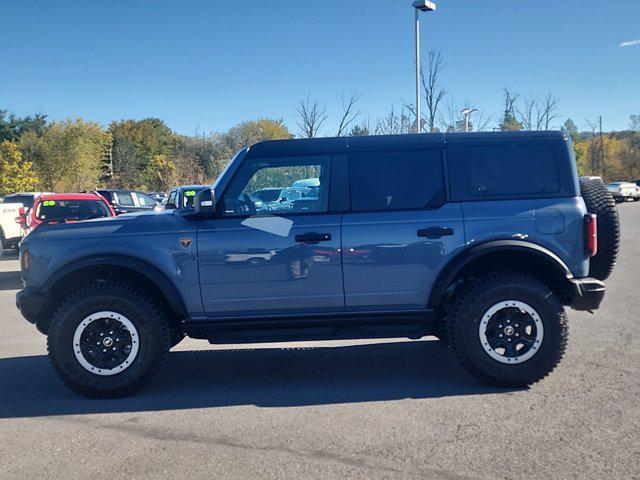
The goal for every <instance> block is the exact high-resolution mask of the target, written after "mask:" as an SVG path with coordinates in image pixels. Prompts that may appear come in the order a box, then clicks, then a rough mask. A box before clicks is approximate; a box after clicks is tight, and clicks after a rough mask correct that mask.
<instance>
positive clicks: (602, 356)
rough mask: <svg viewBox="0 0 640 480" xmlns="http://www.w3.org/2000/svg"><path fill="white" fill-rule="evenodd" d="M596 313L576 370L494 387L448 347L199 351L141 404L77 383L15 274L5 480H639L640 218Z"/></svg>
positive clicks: (6, 357)
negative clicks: (58, 368)
mask: <svg viewBox="0 0 640 480" xmlns="http://www.w3.org/2000/svg"><path fill="white" fill-rule="evenodd" d="M620 214H621V221H622V229H623V244H622V251H621V258H620V263H619V266H618V267H617V270H616V271H615V272H614V275H613V276H612V278H611V279H610V280H609V282H608V292H607V295H606V298H605V301H604V305H603V308H602V309H601V310H599V311H598V312H597V313H596V315H591V314H589V313H586V312H584V313H579V312H574V311H570V313H569V319H570V337H571V338H570V342H569V349H568V352H567V354H566V356H565V359H564V361H563V362H562V364H561V365H560V367H559V368H558V369H557V370H556V371H555V372H554V373H553V374H552V375H551V376H550V377H549V378H547V379H546V380H544V381H543V382H542V383H540V384H537V385H535V386H534V387H532V388H531V389H529V390H515V391H505V390H500V389H495V388H489V387H486V386H484V385H482V384H480V383H479V382H477V381H476V380H474V379H473V378H472V377H470V376H469V375H467V374H466V373H465V372H464V371H463V370H462V369H461V367H459V366H458V364H457V362H456V360H455V358H454V357H453V355H452V354H451V353H450V352H449V351H448V350H447V348H446V347H445V346H444V345H443V344H442V343H441V342H438V341H435V340H433V339H426V340H422V341H409V340H400V341H386V342H372V341H360V342H318V343H305V344H296V345H291V344H287V345H281V344H277V345H260V346H254V345H247V346H240V347H235V346H234V347H233V348H224V347H212V346H210V345H209V344H207V343H206V342H203V341H195V340H188V341H185V342H183V343H182V344H180V345H179V346H178V347H177V348H176V349H175V351H173V352H172V353H171V354H170V355H169V358H168V361H167V362H166V364H165V366H164V367H163V369H162V371H161V372H160V375H159V376H158V377H157V378H156V379H155V380H154V381H153V383H152V384H151V385H150V386H149V387H147V388H146V389H145V390H144V391H143V392H141V393H140V394H138V395H136V396H134V397H132V398H127V399H122V400H110V401H99V400H86V399H84V398H81V397H78V396H77V395H76V394H74V393H73V392H71V391H70V390H68V389H66V388H65V387H63V386H62V384H61V383H60V382H59V381H58V380H57V378H56V377H55V375H54V373H53V371H52V369H51V367H50V365H49V362H48V360H47V357H46V355H45V352H46V347H45V337H44V336H42V335H40V334H39V333H38V332H37V331H36V329H35V328H34V327H33V326H32V325H30V324H28V323H27V322H26V321H24V320H23V319H22V317H21V316H20V315H19V313H18V311H17V310H16V308H15V305H14V295H15V292H16V289H17V288H19V284H20V282H19V274H18V272H17V270H18V262H17V260H16V258H15V257H4V258H2V260H1V261H0V312H2V315H1V318H0V478H1V479H12V480H13V479H22V478H28V479H35V478H37V479H45V478H64V479H74V478H93V479H102V478H105V479H106V478H109V479H111V478H132V479H139V478H140V479H142V478H145V479H146V478H149V479H157V478H172V479H173V478H180V479H184V478H337V477H341V478H427V479H431V478H433V479H448V480H451V479H467V478H472V479H473V478H483V479H493V478H506V479H524V478H527V479H528V478H540V479H549V478H554V479H563V478H576V479H587V478H593V479H603V478H609V479H628V478H640V406H639V399H640V334H639V332H640V325H639V322H640V315H639V313H640V299H639V293H640V287H639V283H640V278H639V277H640V275H639V273H640V205H638V204H623V205H621V206H620Z"/></svg>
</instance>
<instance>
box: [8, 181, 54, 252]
mask: <svg viewBox="0 0 640 480" xmlns="http://www.w3.org/2000/svg"><path fill="white" fill-rule="evenodd" d="M46 194H47V192H21V193H11V194H9V195H6V196H5V197H4V199H3V200H2V204H1V205H0V238H1V241H2V247H3V248H7V249H8V248H14V249H15V248H17V246H18V243H19V242H20V240H22V237H23V236H24V235H25V233H26V222H27V215H28V214H29V211H30V210H31V208H32V207H33V203H34V202H35V199H36V198H37V197H39V196H41V195H46Z"/></svg>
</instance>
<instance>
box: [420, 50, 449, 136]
mask: <svg viewBox="0 0 640 480" xmlns="http://www.w3.org/2000/svg"><path fill="white" fill-rule="evenodd" d="M445 67H446V64H445V63H444V60H443V58H442V54H441V53H440V52H436V51H434V50H431V51H430V52H429V56H428V59H427V74H426V75H425V73H424V70H423V68H422V67H420V82H421V83H422V89H423V90H424V98H425V100H426V102H427V118H426V123H427V126H428V127H429V131H430V132H432V133H433V132H436V131H437V127H436V121H437V118H438V107H439V106H440V102H442V100H443V99H444V97H445V96H446V95H447V89H446V88H444V87H443V86H442V85H440V74H441V73H442V71H443V70H444V68H445Z"/></svg>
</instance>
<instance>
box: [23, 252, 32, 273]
mask: <svg viewBox="0 0 640 480" xmlns="http://www.w3.org/2000/svg"><path fill="white" fill-rule="evenodd" d="M29 267H31V257H30V255H29V250H24V251H23V252H20V268H21V269H22V271H23V272H27V271H28V270H29Z"/></svg>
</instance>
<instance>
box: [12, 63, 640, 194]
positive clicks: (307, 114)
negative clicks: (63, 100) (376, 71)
mask: <svg viewBox="0 0 640 480" xmlns="http://www.w3.org/2000/svg"><path fill="white" fill-rule="evenodd" d="M424 64H425V69H424V71H422V72H420V78H421V82H422V95H423V98H424V101H425V107H426V108H425V111H424V113H423V115H422V118H421V119H420V127H421V130H422V131H428V132H443V131H444V132H461V131H491V130H498V131H514V130H549V129H558V128H563V129H565V130H566V131H567V132H568V133H569V134H570V135H571V137H572V139H573V142H574V150H575V153H576V162H577V166H578V170H579V172H580V174H581V175H600V176H603V177H604V178H605V180H607V181H610V180H620V179H626V180H633V179H638V178H640V114H638V115H631V116H630V124H629V128H628V129H627V130H625V131H621V132H604V131H603V129H602V128H603V127H602V117H598V119H597V120H589V119H585V125H586V128H583V129H582V130H579V129H578V127H577V126H576V124H575V123H574V122H573V121H572V120H571V118H566V117H562V116H561V114H560V105H561V100H560V98H559V97H558V96H556V95H554V94H553V93H552V92H550V93H547V94H545V95H543V96H530V97H525V96H522V95H520V93H518V92H516V91H514V90H511V89H509V88H504V89H503V91H502V97H503V103H502V106H501V107H500V109H499V111H498V113H496V114H490V113H488V112H485V111H483V110H482V109H480V108H478V107H477V106H476V105H475V104H474V103H473V102H471V101H469V100H466V101H465V102H462V103H460V102H457V101H456V100H455V98H454V97H453V95H452V93H451V92H450V91H449V89H448V88H447V87H446V85H444V82H443V72H444V71H445V69H446V64H445V62H444V60H443V57H442V55H441V54H440V53H439V52H434V51H431V52H429V53H428V56H427V59H426V62H424ZM362 98H363V97H362V95H361V94H359V93H357V92H351V93H350V94H348V95H344V94H343V95H342V97H341V98H340V102H339V104H340V110H339V112H338V114H337V115H336V117H335V118H336V119H337V121H336V122H335V123H333V124H332V123H331V122H329V120H330V118H331V117H330V114H329V112H328V110H327V109H326V108H325V107H324V106H323V103H321V102H320V101H319V100H317V99H314V98H312V97H311V95H310V96H308V97H307V98H303V99H300V100H298V102H297V103H296V104H295V105H294V107H293V110H294V117H295V123H296V126H297V131H296V132H292V131H290V130H289V128H288V127H287V125H286V124H285V123H284V121H283V120H282V119H271V118H260V119H258V120H249V121H246V122H242V123H240V124H238V125H236V126H234V127H232V128H230V129H229V130H227V131H225V132H218V133H213V134H208V135H205V134H195V135H191V136H190V135H182V134H179V133H176V132H173V131H172V130H171V129H170V128H169V127H168V126H167V125H166V123H165V122H164V121H163V120H161V119H158V118H145V119H142V120H131V119H129V120H118V121H114V122H112V123H111V124H109V125H108V126H107V127H104V126H102V125H100V124H98V123H96V122H92V121H86V120H83V119H79V118H77V119H69V120H64V121H51V122H50V121H48V119H47V116H46V115H44V114H35V115H27V116H18V115H15V114H13V113H11V112H8V111H7V110H1V109H0V196H3V195H6V194H7V193H11V192H17V191H29V190H45V191H84V190H91V189H95V188H98V187H111V188H131V189H142V190H147V191H166V190H168V189H169V188H170V187H172V186H174V185H179V184H203V183H204V184H207V183H211V182H212V181H213V180H214V179H215V178H216V177H217V176H218V175H219V174H220V172H221V171H222V170H223V168H224V167H225V166H226V164H227V163H228V161H229V160H230V159H231V157H232V155H233V154H234V153H235V152H236V151H237V150H239V149H240V148H242V147H244V146H246V145H250V144H253V143H256V142H259V141H262V140H273V139H284V138H293V137H294V136H298V137H302V138H314V137H321V136H337V137H341V136H362V135H384V134H387V135H388V134H405V133H412V132H416V131H417V130H418V128H417V127H418V123H417V119H416V118H415V113H414V112H415V108H414V105H413V104H411V103H410V102H407V101H400V103H399V105H392V106H391V107H390V109H389V111H388V112H387V113H386V114H384V115H382V116H380V117H375V118H372V117H369V116H365V115H364V114H363V112H362V110H361V109H360V105H361V103H362ZM464 109H466V110H468V111H469V112H470V113H469V114H468V117H467V118H465V116H464V115H463V114H462V110H464ZM563 118H566V119H565V121H564V122H562V123H561V120H562V119H563Z"/></svg>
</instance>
